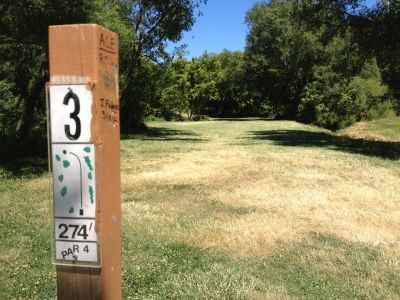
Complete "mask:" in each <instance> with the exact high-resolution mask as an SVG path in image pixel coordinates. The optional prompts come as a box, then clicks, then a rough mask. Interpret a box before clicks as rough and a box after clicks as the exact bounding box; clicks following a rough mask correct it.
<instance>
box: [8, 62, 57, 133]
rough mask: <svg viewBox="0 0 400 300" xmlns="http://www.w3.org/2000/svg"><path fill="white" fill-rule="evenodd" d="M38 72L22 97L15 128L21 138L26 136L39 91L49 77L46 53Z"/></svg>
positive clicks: (30, 125)
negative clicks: (20, 110) (20, 111)
mask: <svg viewBox="0 0 400 300" xmlns="http://www.w3.org/2000/svg"><path fill="white" fill-rule="evenodd" d="M39 72H40V73H39V75H38V76H37V78H36V79H35V80H34V82H33V84H32V86H31V87H30V89H29V91H28V92H27V93H26V97H24V99H23V108H22V114H21V118H20V119H19V121H18V123H17V127H16V129H15V133H16V135H17V136H18V137H21V138H23V137H26V136H27V135H28V133H29V131H30V129H31V127H32V121H33V113H34V112H35V108H36V106H37V104H38V99H39V97H40V92H41V91H42V90H43V89H44V87H45V85H46V82H47V81H48V78H49V71H48V61H47V55H46V57H45V59H44V60H43V62H42V65H41V67H40V71H39Z"/></svg>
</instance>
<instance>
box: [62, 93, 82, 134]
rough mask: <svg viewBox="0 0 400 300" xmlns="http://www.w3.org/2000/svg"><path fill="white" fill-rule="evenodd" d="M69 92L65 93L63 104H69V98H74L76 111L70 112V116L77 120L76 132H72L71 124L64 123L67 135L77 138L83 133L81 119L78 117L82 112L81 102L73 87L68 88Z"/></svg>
mask: <svg viewBox="0 0 400 300" xmlns="http://www.w3.org/2000/svg"><path fill="white" fill-rule="evenodd" d="M68 90H69V92H68V93H67V94H66V95H65V97H64V101H63V104H64V105H67V106H68V103H69V100H71V99H72V100H74V111H73V112H72V113H70V114H69V117H70V118H71V119H73V120H74V121H75V128H76V129H75V133H74V134H72V133H71V128H70V126H69V125H64V130H65V135H66V136H67V138H68V139H70V140H73V141H74V140H77V139H78V138H79V136H80V135H81V120H80V119H79V118H78V114H79V112H80V109H81V107H80V103H79V97H78V96H77V95H76V94H75V93H74V92H73V91H72V89H71V88H68Z"/></svg>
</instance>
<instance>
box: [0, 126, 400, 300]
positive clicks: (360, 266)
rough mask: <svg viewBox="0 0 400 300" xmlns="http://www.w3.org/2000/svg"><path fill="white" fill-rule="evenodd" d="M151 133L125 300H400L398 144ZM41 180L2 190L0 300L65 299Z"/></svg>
mask: <svg viewBox="0 0 400 300" xmlns="http://www.w3.org/2000/svg"><path fill="white" fill-rule="evenodd" d="M149 126H150V131H149V132H148V134H142V135H134V136H129V137H126V138H124V139H123V140H122V141H121V163H122V164H121V166H122V170H121V171H122V199H123V204H122V213H123V293H124V298H125V299H297V298H313V299H315V298H322V299H325V298H331V297H333V298H400V290H399V286H400V275H399V274H400V263H399V259H400V256H399V255H398V254H397V253H399V250H400V232H399V230H398V228H400V203H399V199H400V197H399V196H400V168H399V167H400V160H399V159H398V157H399V154H400V153H399V152H398V151H397V148H396V147H397V146H398V143H397V142H395V141H389V140H387V141H386V140H385V141H383V140H382V141H381V140H380V141H374V140H368V141H366V140H360V139H359V138H357V139H356V138H352V137H350V136H349V135H347V136H345V135H344V133H341V134H342V135H332V134H331V133H330V132H328V131H326V130H321V129H318V128H315V127H312V126H306V125H302V124H299V123H296V122H289V121H267V120H259V119H258V120H257V119H241V120H237V121H232V120H213V121H208V122H174V123H167V122H152V123H149ZM387 142H390V143H387ZM23 168H27V169H23ZM28 169H29V168H28V167H23V166H22V167H21V168H20V169H18V170H12V171H10V170H9V169H6V168H5V167H4V168H3V169H2V170H3V173H2V174H6V175H4V176H3V177H1V178H0V189H1V201H0V205H1V210H0V214H1V216H0V223H1V224H0V226H1V227H0V228H1V229H0V234H1V239H2V241H5V242H3V243H2V244H1V246H0V247H1V248H0V250H1V251H0V263H1V264H0V268H1V275H0V276H1V278H0V299H3V298H4V299H9V298H11V299H12V298H15V299H18V298H22V299H44V298H46V299H48V298H52V297H53V298H54V295H55V286H54V276H55V274H54V270H53V268H52V267H51V266H50V265H49V263H50V235H49V224H48V222H47V221H48V220H46V218H43V215H46V213H47V211H46V210H47V205H48V202H49V201H48V192H47V189H48V180H47V177H46V176H47V174H46V173H45V172H44V173H41V172H40V170H39V171H35V172H37V173H36V174H35V176H31V177H29V176H22V178H21V176H20V174H24V171H23V170H28ZM32 258H33V259H36V260H35V262H33V261H32ZM14 270H17V271H14ZM37 282H39V284H37ZM1 293H3V294H1ZM10 295H11V297H10Z"/></svg>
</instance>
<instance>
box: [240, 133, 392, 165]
mask: <svg viewBox="0 0 400 300" xmlns="http://www.w3.org/2000/svg"><path fill="white" fill-rule="evenodd" d="M249 133H250V137H248V138H249V139H252V140H266V141H272V142H274V143H275V144H277V145H280V146H288V147H325V148H329V149H333V150H338V151H343V152H348V153H356V154H363V155H368V156H376V157H381V158H386V159H393V160H396V159H399V158H400V143H399V142H383V141H369V140H364V139H352V138H349V137H344V136H335V135H332V134H328V133H324V132H312V131H306V130H267V131H250V132H249Z"/></svg>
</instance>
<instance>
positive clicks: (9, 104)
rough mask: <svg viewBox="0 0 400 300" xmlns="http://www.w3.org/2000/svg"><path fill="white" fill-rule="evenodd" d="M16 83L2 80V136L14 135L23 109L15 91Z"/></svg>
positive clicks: (0, 134)
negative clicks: (19, 104) (19, 105)
mask: <svg viewBox="0 0 400 300" xmlns="http://www.w3.org/2000/svg"><path fill="white" fill-rule="evenodd" d="M13 89H14V85H13V84H11V83H9V82H7V81H6V80H1V81H0V136H9V135H13V134H14V131H15V127H16V125H17V122H18V116H19V115H20V113H21V109H20V108H19V107H18V100H19V98H18V97H17V96H15V95H14V93H13Z"/></svg>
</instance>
